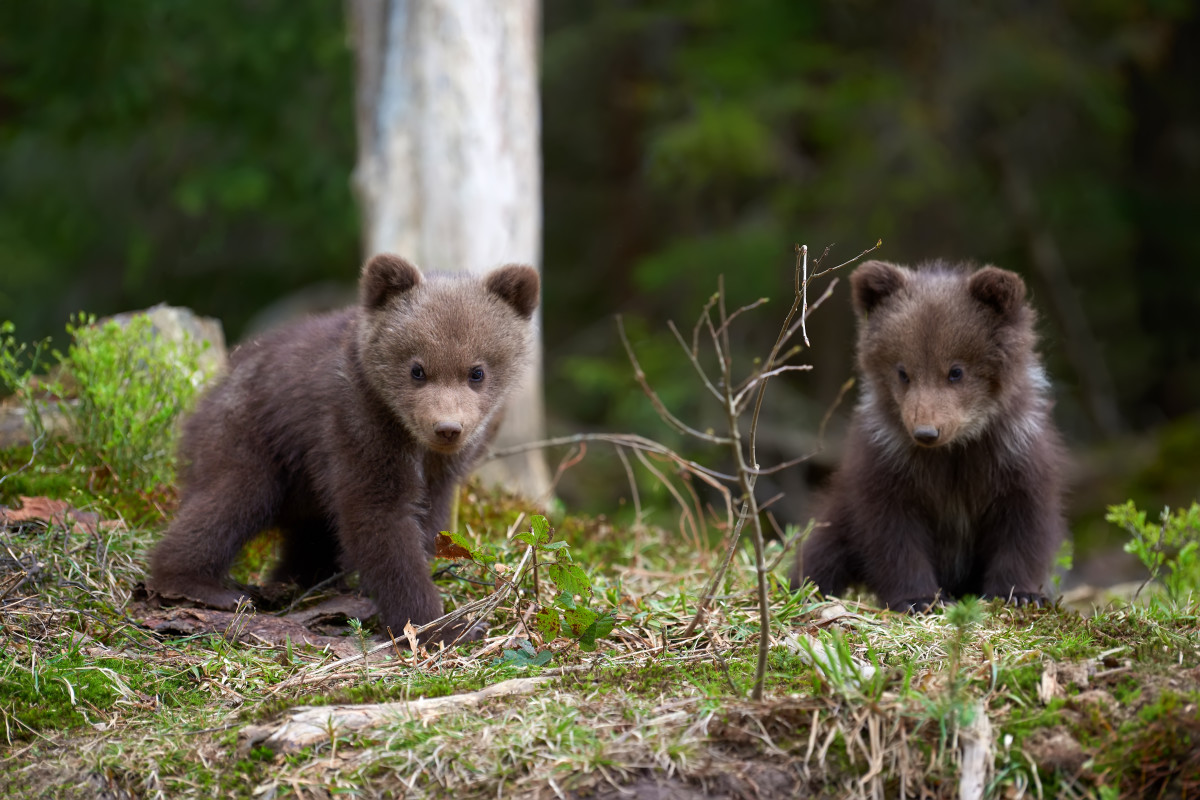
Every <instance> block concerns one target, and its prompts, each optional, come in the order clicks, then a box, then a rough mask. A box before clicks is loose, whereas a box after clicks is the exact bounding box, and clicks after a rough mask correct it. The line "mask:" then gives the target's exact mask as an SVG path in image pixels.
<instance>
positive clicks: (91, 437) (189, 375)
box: [59, 314, 207, 490]
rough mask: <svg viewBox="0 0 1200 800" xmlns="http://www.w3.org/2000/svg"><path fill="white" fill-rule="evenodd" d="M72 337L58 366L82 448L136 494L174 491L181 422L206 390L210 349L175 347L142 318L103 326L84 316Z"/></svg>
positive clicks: (189, 344) (199, 345)
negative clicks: (71, 388)
mask: <svg viewBox="0 0 1200 800" xmlns="http://www.w3.org/2000/svg"><path fill="white" fill-rule="evenodd" d="M67 332H68V333H70V334H71V336H72V337H73V342H72V344H71V346H70V349H69V350H68V351H67V355H66V357H63V356H61V355H59V359H60V361H62V363H63V366H64V367H65V368H66V369H67V371H68V372H69V373H70V375H71V377H72V379H73V380H74V381H75V384H76V386H75V394H76V397H77V398H78V402H77V403H76V404H75V405H73V406H72V407H71V408H72V410H71V416H72V418H73V423H74V426H73V427H74V431H75V436H76V438H77V439H78V441H79V443H80V444H81V445H82V446H83V447H84V448H85V449H87V450H89V451H90V452H91V453H93V454H94V455H95V456H96V457H97V458H98V459H99V460H100V461H101V462H102V463H104V464H107V465H108V466H109V467H110V468H111V469H112V470H113V472H114V473H116V475H117V476H118V477H119V478H120V479H121V480H122V481H124V482H126V483H128V484H130V485H131V488H136V489H141V490H149V489H153V488H155V487H158V486H163V485H166V484H169V483H170V482H171V481H172V479H173V477H174V451H175V429H176V421H177V419H178V418H179V415H180V413H181V412H182V411H184V410H186V409H187V408H189V407H190V406H191V404H192V400H193V399H194V398H195V395H196V392H197V389H198V388H199V386H200V385H201V384H202V383H203V378H204V375H203V372H202V371H201V369H200V364H199V356H200V354H201V353H202V352H203V350H204V349H205V346H206V345H207V343H197V342H193V341H191V340H188V339H185V340H184V341H183V343H181V344H177V343H175V342H172V341H170V340H169V339H167V338H166V337H163V336H159V335H156V332H155V330H154V325H153V323H152V322H151V320H150V319H149V318H148V317H144V316H134V317H132V318H131V319H129V320H128V321H126V322H124V323H121V322H117V321H116V320H109V321H107V322H105V323H103V324H101V325H97V324H96V323H95V318H94V317H92V316H90V315H88V316H85V315H82V314H81V315H79V316H77V317H76V318H75V319H74V320H73V322H72V324H70V325H68V326H67Z"/></svg>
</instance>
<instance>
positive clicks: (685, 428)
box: [617, 315, 729, 444]
mask: <svg viewBox="0 0 1200 800" xmlns="http://www.w3.org/2000/svg"><path fill="white" fill-rule="evenodd" d="M617 330H618V331H619V333H620V336H621V344H623V345H624V346H625V353H626V354H627V355H628V356H629V363H630V364H632V365H633V377H634V378H635V379H636V380H637V382H638V385H639V386H641V387H642V391H643V392H645V393H646V396H647V397H648V398H650V402H651V403H652V404H653V405H654V410H655V411H657V412H658V416H659V417H661V418H662V420H663V422H666V423H667V424H668V425H670V426H671V427H672V428H674V429H675V430H677V431H679V432H680V433H686V434H687V435H689V436H694V437H695V438H697V439H700V440H701V441H704V442H712V443H713V444H729V439H728V438H727V437H724V436H715V435H713V434H711V433H705V432H704V431H700V430H696V429H695V428H693V427H692V426H690V425H688V424H687V423H685V422H684V421H683V420H681V419H679V418H678V417H676V416H675V415H674V414H672V413H671V412H670V410H669V409H668V408H667V407H666V405H665V404H664V403H663V401H662V399H661V398H660V397H659V396H658V393H657V392H655V391H654V389H652V388H650V383H649V382H648V381H647V380H646V373H645V372H644V371H642V365H641V364H640V363H638V360H637V356H636V355H634V352H633V345H631V344H630V343H629V337H627V336H626V335H625V323H624V322H623V321H622V319H621V317H620V315H618V316H617Z"/></svg>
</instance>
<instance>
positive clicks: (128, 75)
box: [0, 0, 359, 338]
mask: <svg viewBox="0 0 1200 800" xmlns="http://www.w3.org/2000/svg"><path fill="white" fill-rule="evenodd" d="M352 89H353V76H352V55H351V53H350V51H349V49H348V47H347V44H346V34H345V30H344V22H343V19H342V8H341V6H340V4H336V3H327V2H322V1H321V0H239V1H238V2H233V3H206V2H196V1H194V0H189V1H186V2H167V3H162V2H156V0H121V2H115V3H114V2H106V0H71V1H70V2H67V3H4V4H0V175H3V176H4V177H3V180H2V181H0V274H2V275H3V280H0V319H11V320H13V321H14V322H15V323H16V324H17V327H18V329H19V330H21V331H23V332H25V333H26V334H28V335H30V336H32V337H33V338H40V337H42V336H47V335H50V334H51V333H57V332H60V331H61V329H62V328H61V326H62V323H63V321H64V320H65V319H66V318H67V317H68V315H69V314H70V313H71V312H72V311H74V310H77V309H79V308H81V307H83V308H87V309H88V310H89V311H92V312H95V313H97V314H100V315H104V314H109V313H113V312H118V311H125V310H130V309H134V308H142V307H146V306H149V305H153V304H154V303H156V302H159V301H162V300H167V301H169V302H172V303H176V304H181V305H190V306H192V307H194V308H196V309H198V310H199V311H201V312H202V313H205V314H211V315H214V316H218V317H220V318H222V319H223V320H224V321H225V323H226V325H227V328H228V329H230V330H231V331H232V332H233V333H234V334H236V333H237V332H238V331H239V330H240V329H241V326H242V325H243V323H244V322H245V321H246V319H247V318H248V317H249V316H250V315H251V314H252V313H253V312H254V311H256V310H257V309H258V308H260V307H261V306H262V305H264V304H265V303H266V302H268V301H269V300H272V299H276V298H278V297H279V296H280V295H281V294H283V293H284V292H286V291H288V290H289V289H293V288H295V287H297V286H300V285H303V284H304V283H307V282H312V281H314V280H318V279H322V278H337V279H339V280H345V279H347V277H348V276H353V274H354V270H355V266H356V264H357V262H358V258H359V253H358V241H359V240H358V214H357V210H356V208H355V205H354V202H353V198H352V197H351V190H350V170H351V168H352V166H353V161H354V127H353V126H354V119H353V93H352Z"/></svg>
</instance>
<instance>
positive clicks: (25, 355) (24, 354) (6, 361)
mask: <svg viewBox="0 0 1200 800" xmlns="http://www.w3.org/2000/svg"><path fill="white" fill-rule="evenodd" d="M15 333H16V328H15V327H14V326H13V324H12V322H9V321H7V320H6V321H4V322H0V387H2V388H3V393H4V394H12V395H15V396H16V397H17V398H18V399H19V400H20V401H21V404H22V406H23V408H24V410H25V419H26V420H27V422H28V423H29V426H30V433H31V434H32V436H31V437H30V438H31V439H32V440H33V441H34V442H38V441H40V440H41V439H42V437H43V436H44V435H45V433H46V426H45V424H44V423H43V422H42V415H41V406H40V405H39V404H38V402H37V383H36V377H35V376H36V375H37V371H38V367H39V366H40V365H41V364H42V360H43V359H42V353H43V351H44V350H45V349H46V345H47V344H48V340H42V341H40V342H35V343H33V344H27V343H25V342H18V341H17V338H16V335H15Z"/></svg>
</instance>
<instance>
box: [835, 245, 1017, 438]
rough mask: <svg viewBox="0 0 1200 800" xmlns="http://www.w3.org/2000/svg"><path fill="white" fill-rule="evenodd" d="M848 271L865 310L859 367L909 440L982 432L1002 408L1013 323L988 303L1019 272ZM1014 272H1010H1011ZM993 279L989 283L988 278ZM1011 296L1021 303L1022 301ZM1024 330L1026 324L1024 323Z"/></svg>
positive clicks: (875, 265)
mask: <svg viewBox="0 0 1200 800" xmlns="http://www.w3.org/2000/svg"><path fill="white" fill-rule="evenodd" d="M860 270H862V273H861V274H860V272H856V273H855V274H854V276H853V277H852V285H853V287H854V290H855V304H856V308H857V309H858V310H859V313H860V327H859V366H860V369H861V370H862V372H863V375H864V377H865V378H866V379H867V380H868V381H869V382H870V384H871V386H872V391H873V392H874V393H875V394H876V396H877V397H878V399H880V400H885V401H886V402H887V405H888V408H890V409H891V413H890V416H892V417H893V418H894V419H895V420H897V421H898V422H899V424H900V426H901V427H903V429H904V431H905V432H906V433H907V434H908V436H909V437H910V438H911V440H912V441H913V443H915V444H916V445H918V446H921V447H929V448H934V447H942V446H945V445H948V444H951V443H953V442H956V441H964V440H969V439H971V438H974V437H976V436H978V435H979V434H980V433H982V432H983V430H985V429H986V427H987V425H988V423H989V421H990V420H991V418H992V416H993V415H994V414H995V413H996V411H997V410H998V409H999V407H1000V405H1001V402H1002V393H1003V391H1004V384H1005V381H1004V371H1005V369H1011V368H1013V367H1014V366H1016V367H1017V368H1020V369H1023V368H1024V367H1023V365H1012V364H1006V363H1005V362H1006V359H1007V358H1008V356H1007V355H1006V354H1008V353H1011V352H1013V350H1012V348H1011V347H1010V346H1009V345H1010V344H1011V342H1010V341H1009V340H1011V339H1012V337H1013V335H1014V334H1013V324H1014V323H1015V322H1019V321H1020V320H1021V319H1023V317H1021V315H1016V317H1013V318H1012V319H1011V320H1010V319H1009V317H1012V316H1013V315H1011V314H1010V315H1008V316H1006V315H1005V314H1004V313H1002V312H1004V311H1005V309H998V308H997V306H996V305H995V304H994V303H993V302H992V294H994V292H992V294H989V293H988V291H987V290H994V288H995V282H996V281H998V282H1000V283H1001V285H1002V288H1007V287H1008V286H1009V284H1010V283H1011V280H1012V279H1015V280H1016V281H1018V282H1019V280H1020V279H1019V278H1017V277H1016V276H1015V275H1014V274H1013V273H1006V272H1004V271H1003V270H996V269H995V268H990V271H987V270H984V271H980V272H978V273H975V275H982V278H979V279H977V278H976V277H975V276H970V277H968V275H967V274H966V273H963V272H957V271H950V270H941V271H929V272H924V273H916V272H912V271H910V270H907V269H902V268H899V267H895V266H892V265H888V264H883V263H882V262H869V263H868V264H867V265H864V268H860ZM1009 276H1011V278H1010V277H1009ZM989 281H991V282H989ZM1020 288H1021V290H1022V295H1021V297H1017V295H1016V294H1015V293H1012V294H1010V296H1011V297H1012V298H1016V300H1015V301H1016V302H1017V303H1020V302H1021V298H1023V288H1024V287H1023V284H1022V285H1020ZM981 295H982V297H981ZM1018 327H1021V326H1020V325H1018Z"/></svg>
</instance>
